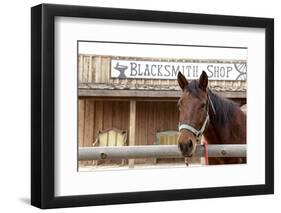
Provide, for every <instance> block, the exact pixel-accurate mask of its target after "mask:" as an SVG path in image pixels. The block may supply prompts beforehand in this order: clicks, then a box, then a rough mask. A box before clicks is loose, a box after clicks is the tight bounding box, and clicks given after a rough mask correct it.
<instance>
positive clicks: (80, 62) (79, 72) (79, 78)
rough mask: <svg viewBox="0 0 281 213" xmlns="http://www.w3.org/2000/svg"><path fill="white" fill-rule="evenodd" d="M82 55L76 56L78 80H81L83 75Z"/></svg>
mask: <svg viewBox="0 0 281 213" xmlns="http://www.w3.org/2000/svg"><path fill="white" fill-rule="evenodd" d="M83 64H84V63H83V56H82V55H79V57H78V81H79V83H80V82H83V81H82V76H83Z"/></svg>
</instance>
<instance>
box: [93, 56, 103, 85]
mask: <svg viewBox="0 0 281 213" xmlns="http://www.w3.org/2000/svg"><path fill="white" fill-rule="evenodd" d="M94 66H95V82H96V83H100V82H101V72H102V69H101V68H102V67H101V56H97V57H95V61H94Z"/></svg>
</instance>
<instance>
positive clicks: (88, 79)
mask: <svg viewBox="0 0 281 213" xmlns="http://www.w3.org/2000/svg"><path fill="white" fill-rule="evenodd" d="M88 69H89V70H88V77H87V82H89V83H91V82H92V81H93V58H92V56H89V68H88Z"/></svg>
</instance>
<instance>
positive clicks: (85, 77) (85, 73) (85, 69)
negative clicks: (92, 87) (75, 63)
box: [82, 56, 89, 82]
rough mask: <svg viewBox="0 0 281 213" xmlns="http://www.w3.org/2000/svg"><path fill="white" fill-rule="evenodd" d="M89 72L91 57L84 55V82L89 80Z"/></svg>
mask: <svg viewBox="0 0 281 213" xmlns="http://www.w3.org/2000/svg"><path fill="white" fill-rule="evenodd" d="M88 73H89V57H88V56H84V57H83V71H82V82H88Z"/></svg>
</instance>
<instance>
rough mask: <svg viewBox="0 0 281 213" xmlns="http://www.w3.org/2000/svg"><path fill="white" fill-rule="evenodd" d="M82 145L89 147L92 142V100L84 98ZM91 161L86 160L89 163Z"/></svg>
mask: <svg viewBox="0 0 281 213" xmlns="http://www.w3.org/2000/svg"><path fill="white" fill-rule="evenodd" d="M84 125H85V126H84V143H83V146H84V147H91V146H92V145H93V143H94V135H93V130H94V101H92V100H85V124H84ZM91 163H92V161H89V162H87V164H91Z"/></svg>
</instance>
